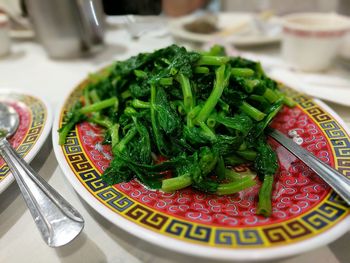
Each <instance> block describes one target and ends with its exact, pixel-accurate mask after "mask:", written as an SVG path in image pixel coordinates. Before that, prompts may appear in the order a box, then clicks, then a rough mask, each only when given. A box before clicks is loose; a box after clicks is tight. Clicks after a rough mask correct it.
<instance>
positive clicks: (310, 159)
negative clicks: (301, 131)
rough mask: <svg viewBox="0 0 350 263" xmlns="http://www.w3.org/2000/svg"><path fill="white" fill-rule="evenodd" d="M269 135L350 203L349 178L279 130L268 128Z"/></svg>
mask: <svg viewBox="0 0 350 263" xmlns="http://www.w3.org/2000/svg"><path fill="white" fill-rule="evenodd" d="M269 135H270V136H271V137H272V138H274V139H275V140H276V141H278V142H279V143H281V145H283V146H284V147H285V148H286V149H287V150H288V151H290V152H291V153H292V154H293V155H295V156H296V157H298V158H299V159H300V160H301V161H302V162H303V163H305V164H306V165H307V166H308V167H310V168H311V169H312V170H313V171H314V172H315V173H316V174H318V175H319V176H320V177H321V178H322V179H323V180H324V181H325V182H326V183H327V184H328V185H329V186H331V187H332V188H333V189H334V191H336V192H337V193H338V194H339V195H340V196H341V197H342V198H343V199H344V201H345V202H346V203H347V204H349V205H350V180H349V179H348V178H346V177H345V176H344V175H343V174H341V173H339V172H338V171H337V170H335V169H334V168H332V167H330V166H329V165H327V164H326V163H324V162H322V161H321V160H319V159H318V158H317V157H315V156H314V155H312V154H311V153H309V152H308V151H307V150H305V149H304V148H302V147H300V146H299V145H298V144H296V143H295V142H294V141H293V140H291V139H289V138H287V137H286V136H285V135H283V134H282V133H281V132H279V131H277V130H275V129H272V128H270V132H269Z"/></svg>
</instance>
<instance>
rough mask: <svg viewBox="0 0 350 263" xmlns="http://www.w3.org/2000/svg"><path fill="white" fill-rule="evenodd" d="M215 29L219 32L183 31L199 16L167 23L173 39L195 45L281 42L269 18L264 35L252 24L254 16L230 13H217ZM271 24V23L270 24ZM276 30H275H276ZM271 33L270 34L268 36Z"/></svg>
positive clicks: (279, 35)
mask: <svg viewBox="0 0 350 263" xmlns="http://www.w3.org/2000/svg"><path fill="white" fill-rule="evenodd" d="M215 16H217V19H218V21H217V27H218V28H219V31H218V32H216V33H210V34H199V33H194V32H190V31H188V30H186V29H185V27H184V26H185V25H186V24H188V23H191V22H193V21H195V20H196V19H198V18H199V16H195V15H189V16H184V17H181V18H176V19H173V20H170V21H169V30H170V32H171V34H172V35H173V36H174V37H177V38H180V39H183V40H187V41H191V42H197V43H206V42H210V41H213V40H218V39H220V40H222V41H225V42H227V43H231V44H234V45H236V46H254V45H264V44H271V43H276V42H279V41H280V40H281V34H280V30H279V29H278V28H276V27H279V24H278V23H274V21H275V20H274V18H273V17H272V18H270V19H269V20H268V22H266V25H268V26H269V28H270V26H271V31H270V30H264V31H266V33H263V32H259V30H258V29H257V28H256V24H255V22H254V14H252V13H243V12H242V13H241V12H232V13H231V12H230V13H218V14H215ZM270 22H271V23H270ZM276 29H277V30H276ZM270 33H271V34H270Z"/></svg>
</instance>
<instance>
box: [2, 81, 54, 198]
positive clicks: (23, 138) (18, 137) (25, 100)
mask: <svg viewBox="0 0 350 263" xmlns="http://www.w3.org/2000/svg"><path fill="white" fill-rule="evenodd" d="M0 101H1V102H4V103H9V104H10V105H11V106H13V107H15V109H16V111H17V113H18V114H19V117H20V125H19V128H18V129H17V131H16V133H15V135H14V136H13V137H12V138H11V139H10V142H11V144H12V145H13V146H15V148H16V151H17V153H19V154H20V156H22V157H23V158H24V160H25V161H26V162H30V161H31V160H33V158H34V157H35V156H36V154H37V153H38V152H39V150H40V148H41V147H42V145H43V144H44V142H45V140H46V138H47V136H48V135H49V133H50V130H51V125H52V113H51V109H50V107H49V105H48V104H47V102H45V101H44V100H43V99H42V98H39V97H38V96H37V95H34V94H31V93H30V92H28V91H22V90H19V89H12V88H8V89H1V90H0ZM13 181H14V177H13V175H12V174H11V172H10V171H9V169H8V166H7V165H6V164H5V163H4V162H3V161H2V160H1V161H0V193H2V192H3V191H4V190H5V189H6V188H7V187H8V186H9V185H10V184H11V183H12V182H13Z"/></svg>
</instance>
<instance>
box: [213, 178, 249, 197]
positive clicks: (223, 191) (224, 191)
mask: <svg viewBox="0 0 350 263" xmlns="http://www.w3.org/2000/svg"><path fill="white" fill-rule="evenodd" d="M255 184H256V182H255V181H254V180H253V179H252V178H250V177H243V178H242V179H241V180H239V181H233V182H230V183H227V184H219V186H218V189H217V190H216V194H218V195H229V194H234V193H237V192H240V191H242V190H244V189H246V188H249V187H252V186H254V185H255Z"/></svg>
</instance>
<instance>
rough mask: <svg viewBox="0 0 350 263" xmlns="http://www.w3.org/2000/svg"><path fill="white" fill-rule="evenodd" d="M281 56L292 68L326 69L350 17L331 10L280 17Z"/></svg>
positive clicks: (307, 69) (349, 25) (336, 49)
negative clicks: (281, 25)
mask: <svg viewBox="0 0 350 263" xmlns="http://www.w3.org/2000/svg"><path fill="white" fill-rule="evenodd" d="M282 24H283V41H282V56H283V58H284V59H285V60H286V62H287V63H289V64H290V65H291V66H292V67H295V68H297V69H300V70H304V71H322V70H326V69H327V68H329V67H330V66H331V64H332V62H333V60H334V59H335V57H336V56H337V53H338V50H339V48H340V45H341V41H342V39H343V37H344V36H345V34H346V33H347V32H348V31H349V29H350V19H349V18H347V17H345V16H341V15H338V14H334V13H296V14H291V15H287V16H285V17H283V20H282Z"/></svg>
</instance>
